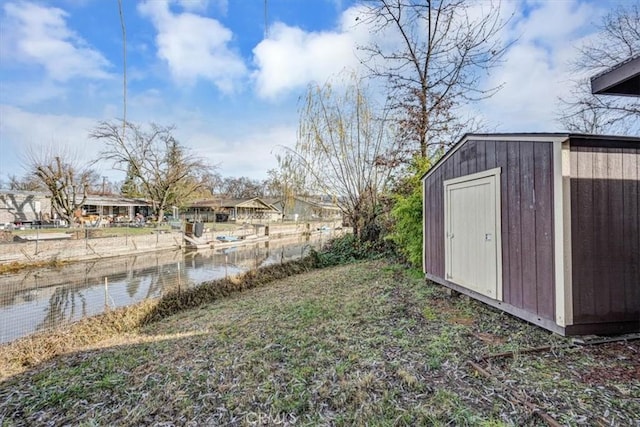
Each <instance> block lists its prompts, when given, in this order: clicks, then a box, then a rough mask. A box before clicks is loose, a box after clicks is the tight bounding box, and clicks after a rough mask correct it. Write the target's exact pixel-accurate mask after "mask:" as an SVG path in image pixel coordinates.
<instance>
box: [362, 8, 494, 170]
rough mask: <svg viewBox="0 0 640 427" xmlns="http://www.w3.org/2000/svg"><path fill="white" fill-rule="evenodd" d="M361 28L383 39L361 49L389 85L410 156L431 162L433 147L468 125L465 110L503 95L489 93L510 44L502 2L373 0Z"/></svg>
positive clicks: (376, 74) (365, 60) (367, 62)
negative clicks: (503, 34) (486, 80)
mask: <svg viewBox="0 0 640 427" xmlns="http://www.w3.org/2000/svg"><path fill="white" fill-rule="evenodd" d="M364 5H365V9H364V10H365V11H364V14H363V16H361V17H358V20H359V22H361V23H362V24H363V25H367V26H368V27H369V28H371V31H373V32H375V33H378V34H382V35H384V37H382V38H378V39H379V40H381V41H380V42H379V43H371V44H369V45H366V46H361V47H360V50H361V51H362V53H363V57H362V61H363V63H364V64H365V65H366V66H367V67H368V68H369V70H370V73H371V75H372V76H373V77H376V78H382V79H383V80H384V81H386V83H387V85H388V96H389V99H390V101H391V102H390V108H391V109H392V111H393V113H394V115H393V117H394V119H395V120H396V122H397V124H398V125H399V126H398V130H399V132H400V135H399V139H400V140H401V141H404V145H403V147H402V148H403V150H404V154H405V156H406V157H408V158H410V157H413V156H414V155H416V154H417V155H420V156H422V157H427V155H428V154H430V153H429V149H430V147H432V146H441V145H443V144H446V143H450V141H451V135H452V134H460V133H461V132H462V131H463V130H464V129H465V128H466V127H467V125H468V121H467V120H466V119H465V118H463V117H460V111H459V109H460V107H461V105H463V104H466V103H469V102H474V101H478V100H481V99H484V98H487V97H490V96H491V95H493V94H494V93H496V91H498V90H499V89H500V86H498V87H488V88H483V87H482V85H481V83H482V78H483V75H486V73H487V72H488V71H489V70H490V69H491V68H492V67H495V66H496V65H497V64H498V63H499V61H500V59H501V58H502V56H503V54H504V52H505V50H506V46H505V45H504V44H503V43H502V41H501V40H500V39H499V37H498V36H499V33H500V31H501V29H502V28H503V26H504V25H505V21H504V20H503V19H502V18H501V13H500V3H494V2H492V1H478V2H472V1H469V0H369V1H368V2H365V4H364Z"/></svg>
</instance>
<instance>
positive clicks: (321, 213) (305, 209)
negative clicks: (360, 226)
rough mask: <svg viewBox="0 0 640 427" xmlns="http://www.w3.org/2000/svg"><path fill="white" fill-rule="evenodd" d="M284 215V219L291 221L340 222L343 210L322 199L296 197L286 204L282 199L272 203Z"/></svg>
mask: <svg viewBox="0 0 640 427" xmlns="http://www.w3.org/2000/svg"><path fill="white" fill-rule="evenodd" d="M272 204H273V206H275V207H276V208H277V209H278V210H279V211H281V212H282V213H283V219H285V220H289V221H296V220H297V221H311V220H321V221H340V220H341V219H342V210H341V209H340V208H339V207H338V206H337V205H336V204H335V203H333V202H331V201H324V200H322V199H321V198H310V197H301V196H294V197H291V198H289V200H288V201H287V202H286V203H284V202H283V201H282V200H281V199H278V200H274V201H273V202H272Z"/></svg>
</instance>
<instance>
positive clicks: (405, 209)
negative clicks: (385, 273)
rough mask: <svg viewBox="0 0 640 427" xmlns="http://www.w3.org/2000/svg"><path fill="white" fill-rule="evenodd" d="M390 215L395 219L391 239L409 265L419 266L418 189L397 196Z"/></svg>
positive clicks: (419, 199)
mask: <svg viewBox="0 0 640 427" xmlns="http://www.w3.org/2000/svg"><path fill="white" fill-rule="evenodd" d="M391 215H392V216H393V218H394V219H395V228H394V231H393V233H392V234H391V239H392V240H393V241H394V242H395V243H396V245H397V246H398V249H399V251H400V253H401V254H402V255H403V256H404V257H405V258H406V259H407V261H408V262H409V263H410V264H411V265H413V266H416V267H419V266H421V265H422V193H421V192H420V191H419V190H418V191H414V192H413V193H411V194H410V195H408V196H398V198H397V202H396V204H395V206H394V207H393V210H392V211H391Z"/></svg>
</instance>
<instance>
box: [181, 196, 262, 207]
mask: <svg viewBox="0 0 640 427" xmlns="http://www.w3.org/2000/svg"><path fill="white" fill-rule="evenodd" d="M189 207H191V208H214V209H221V208H254V209H261V210H274V207H273V206H271V205H270V204H269V203H266V202H264V201H263V200H261V199H260V198H258V197H252V198H246V199H215V198H214V199H205V200H199V201H197V202H193V203H191V205H189Z"/></svg>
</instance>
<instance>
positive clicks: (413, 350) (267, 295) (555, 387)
mask: <svg viewBox="0 0 640 427" xmlns="http://www.w3.org/2000/svg"><path fill="white" fill-rule="evenodd" d="M296 268H298V269H299V271H300V272H301V274H297V275H293V276H290V277H285V276H286V275H287V274H289V273H291V272H285V271H277V272H273V271H272V272H270V273H269V274H265V275H263V276H254V277H252V278H247V280H246V281H245V282H243V284H242V285H238V286H232V285H228V286H229V287H228V289H227V290H226V291H212V290H209V291H206V292H205V291H200V292H199V293H198V292H195V293H193V294H191V295H190V296H189V297H188V298H185V297H178V296H177V295H174V296H173V297H172V298H174V299H178V301H179V304H176V301H174V302H173V303H170V301H169V300H166V301H165V303H164V304H165V305H164V306H163V305H162V304H160V305H150V306H149V307H146V308H141V309H140V310H139V311H138V314H137V315H136V316H133V317H131V318H128V317H127V316H124V318H125V319H127V318H128V319H129V320H126V321H124V320H123V321H122V322H123V324H122V325H120V326H117V325H118V323H117V322H116V321H115V320H114V319H110V318H105V319H103V325H106V326H104V329H105V332H104V333H102V334H99V333H98V332H97V329H99V328H98V325H99V323H98V325H96V326H94V327H92V328H96V329H91V330H89V331H87V332H83V331H85V330H84V329H82V327H83V326H82V325H79V326H78V328H80V329H77V330H75V329H73V328H71V329H70V330H69V331H68V335H61V336H59V337H56V338H57V339H56V340H54V341H58V340H62V339H67V340H68V341H73V340H77V341H75V344H73V345H70V344H67V345H66V346H63V348H62V349H59V350H57V351H55V352H53V353H63V352H64V353H65V354H62V355H60V356H57V357H55V358H53V359H50V360H47V361H43V362H40V363H37V362H36V360H35V359H34V360H33V361H32V362H31V363H32V365H31V366H30V367H29V369H28V370H26V371H23V372H21V373H17V374H15V373H14V374H13V375H11V376H10V377H6V378H5V380H4V382H2V383H0V425H3V426H4V425H6V426H11V425H24V424H35V425H67V424H73V425H274V424H278V423H279V424H281V425H283V424H289V425H292V424H295V425H455V426H462V425H473V426H476V425H479V426H502V425H518V426H520V425H525V426H526V425H544V424H543V421H542V418H541V417H540V416H538V415H537V414H536V412H535V411H534V410H532V409H531V408H532V407H536V408H538V409H539V410H540V411H543V412H544V413H546V414H549V415H550V416H551V417H553V418H555V419H556V420H558V421H559V422H560V423H564V424H567V425H620V426H634V425H638V414H640V378H639V375H638V371H639V370H640V361H639V360H640V357H639V352H640V343H639V342H638V341H634V342H625V343H616V344H608V345H602V346H593V347H574V346H571V345H570V342H569V341H568V340H566V339H563V338H561V337H558V336H556V335H553V334H549V333H548V332H546V331H543V330H541V329H539V328H537V327H534V326H532V325H529V324H527V323H524V322H522V321H520V320H518V319H515V318H512V317H511V316H508V315H506V314H504V313H502V312H499V311H496V310H493V309H491V308H489V307H487V306H484V305H482V304H479V303H477V302H475V301H472V300H468V299H466V298H458V297H451V296H448V295H447V294H446V293H445V292H444V291H443V289H442V288H441V287H439V286H436V285H431V284H427V285H425V284H424V281H423V280H422V279H421V278H420V277H419V275H415V276H412V275H411V274H410V273H411V272H409V271H407V270H406V269H403V268H401V267H399V266H395V265H388V264H385V263H384V262H366V263H359V264H354V265H348V266H342V267H335V268H330V269H326V270H312V271H308V272H304V270H305V269H306V267H305V266H304V265H298V267H296ZM274 279H275V280H274ZM252 280H254V281H252ZM259 285H260V286H259ZM262 285H264V286H262ZM237 290H243V292H236V291H237ZM207 301H210V302H207ZM112 315H114V316H115V314H112ZM136 325H137V326H136ZM84 327H85V328H86V327H87V326H86V325H85V326H84ZM92 331H93V332H92ZM124 331H127V332H126V333H124ZM85 333H86V334H91V333H94V334H95V335H96V336H100V337H101V340H95V339H88V342H87V343H85V344H82V343H83V341H82V339H81V338H79V335H82V334H85ZM83 345H84V347H83ZM545 345H548V346H550V347H551V348H552V350H551V351H547V352H540V353H531V354H529V353H521V354H518V353H516V355H515V357H512V358H505V357H499V358H489V359H483V361H482V364H483V367H484V368H485V369H488V370H489V371H490V373H491V375H492V376H493V378H494V379H493V380H491V379H487V378H485V377H482V376H480V375H477V373H476V371H475V370H474V369H472V368H470V367H469V365H468V364H467V361H469V360H480V358H481V356H484V355H487V354H495V353H501V352H505V351H511V350H518V349H524V348H530V347H538V346H545ZM2 353H4V352H3V351H0V354H2ZM53 353H52V354H53ZM5 363H7V359H6V358H5V359H3V360H0V366H2V367H3V369H4V366H6V365H5ZM33 363H35V365H34V364H33ZM605 374H606V375H605ZM516 395H517V396H516ZM522 402H526V403H528V404H529V405H525V404H523V403H522Z"/></svg>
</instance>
